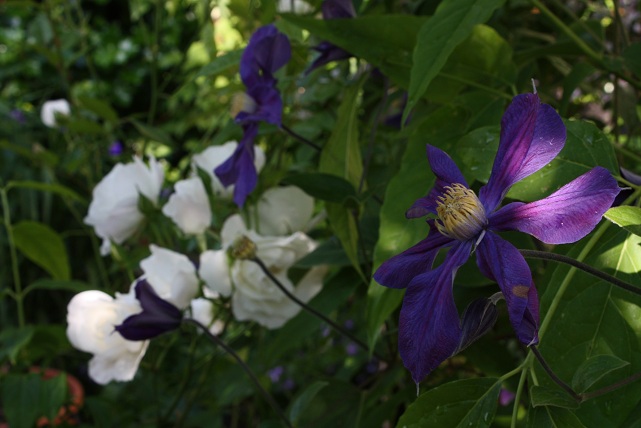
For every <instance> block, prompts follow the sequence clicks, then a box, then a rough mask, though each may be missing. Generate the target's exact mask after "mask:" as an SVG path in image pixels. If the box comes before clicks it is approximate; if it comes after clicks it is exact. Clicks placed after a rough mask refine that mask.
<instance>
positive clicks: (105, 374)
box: [67, 290, 149, 385]
mask: <svg viewBox="0 0 641 428" xmlns="http://www.w3.org/2000/svg"><path fill="white" fill-rule="evenodd" d="M140 311H141V307H140V304H139V303H138V301H137V300H136V299H135V297H133V296H132V295H130V294H118V293H116V298H115V299H114V298H112V297H111V296H110V295H108V294H106V293H103V292H102V291H98V290H91V291H83V292H82V293H79V294H76V295H75V296H74V297H73V298H72V299H71V301H70V302H69V305H68V306H67V324H68V326H67V337H68V338H69V341H70V342H71V344H72V345H73V346H74V347H75V348H77V349H79V350H81V351H85V352H90V353H92V354H94V356H93V358H92V359H91V361H89V376H90V377H91V378H92V379H93V380H94V381H96V382H97V383H100V384H102V385H104V384H106V383H109V382H110V381H112V380H119V381H129V380H131V379H133V377H134V375H135V374H136V370H138V365H139V364H140V360H142V357H143V356H144V355H145V351H146V350H147V345H148V344H149V342H148V341H140V342H139V341H130V340H126V339H125V338H123V337H122V336H121V335H120V334H118V333H117V332H116V330H115V329H114V327H115V326H116V325H118V324H121V323H122V322H123V321H124V320H125V318H127V317H128V316H130V315H133V314H136V313H139V312H140Z"/></svg>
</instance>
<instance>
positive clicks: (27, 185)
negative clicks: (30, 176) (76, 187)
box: [7, 180, 84, 202]
mask: <svg viewBox="0 0 641 428" xmlns="http://www.w3.org/2000/svg"><path fill="white" fill-rule="evenodd" d="M12 187H16V188H22V189H34V190H40V191H42V192H50V193H55V194H57V195H60V196H62V197H66V198H69V199H73V200H75V201H80V202H82V201H84V199H83V198H82V197H81V196H80V195H79V194H78V193H76V192H75V191H73V190H72V189H70V188H68V187H65V186H63V185H61V184H57V183H42V182H40V181H30V180H25V181H10V182H9V184H8V185H7V188H12Z"/></svg>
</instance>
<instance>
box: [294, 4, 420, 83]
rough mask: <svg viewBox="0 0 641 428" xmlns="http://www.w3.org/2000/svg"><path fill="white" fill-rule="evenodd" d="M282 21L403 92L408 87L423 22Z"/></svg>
mask: <svg viewBox="0 0 641 428" xmlns="http://www.w3.org/2000/svg"><path fill="white" fill-rule="evenodd" d="M282 17H283V18H284V19H285V20H287V21H289V22H291V23H293V24H295V25H297V26H299V27H300V28H303V29H305V30H308V31H309V32H310V33H312V34H314V35H315V36H317V37H318V38H319V39H321V40H327V41H328V42H330V43H332V44H334V45H336V46H338V47H340V48H342V49H344V50H346V51H347V52H349V53H351V54H353V55H354V56H356V57H358V58H363V59H364V60H366V61H367V62H369V63H370V64H372V65H373V66H375V67H377V68H378V69H380V70H381V72H383V74H385V75H386V76H388V77H390V78H391V79H392V80H394V81H395V82H396V83H397V84H399V85H400V86H402V87H404V88H407V87H408V85H409V71H410V66H411V63H412V50H413V49H414V45H415V43H416V35H417V34H418V31H419V29H420V28H421V26H422V25H423V23H425V22H426V19H427V18H426V17H423V16H411V15H394V14H389V15H373V16H362V17H355V18H352V19H328V20H322V19H313V18H306V17H302V16H297V15H292V14H283V15H282Z"/></svg>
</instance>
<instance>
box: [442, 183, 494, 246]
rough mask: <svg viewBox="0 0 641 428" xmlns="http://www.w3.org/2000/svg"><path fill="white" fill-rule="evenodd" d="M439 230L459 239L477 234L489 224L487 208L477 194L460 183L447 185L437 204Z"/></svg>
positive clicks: (462, 239) (464, 239)
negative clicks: (486, 213)
mask: <svg viewBox="0 0 641 428" xmlns="http://www.w3.org/2000/svg"><path fill="white" fill-rule="evenodd" d="M436 212H437V214H438V220H436V227H437V229H438V231H439V232H441V233H442V234H443V235H445V236H449V237H450V238H453V239H457V240H459V241H466V240H468V239H471V238H473V237H474V236H476V235H477V234H478V233H479V232H480V231H481V230H482V229H483V227H484V226H485V225H486V224H487V217H486V215H485V208H483V204H482V203H481V201H480V200H479V198H478V197H477V196H476V194H475V193H474V192H473V191H472V190H470V189H468V188H467V187H465V186H463V185H462V184H459V183H454V184H452V185H451V186H446V187H445V193H443V195H441V196H439V197H438V205H437V206H436Z"/></svg>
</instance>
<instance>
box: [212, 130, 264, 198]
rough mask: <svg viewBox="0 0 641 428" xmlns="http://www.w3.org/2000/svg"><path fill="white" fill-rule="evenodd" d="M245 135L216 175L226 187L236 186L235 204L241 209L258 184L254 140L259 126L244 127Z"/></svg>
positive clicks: (215, 171) (216, 170)
mask: <svg viewBox="0 0 641 428" xmlns="http://www.w3.org/2000/svg"><path fill="white" fill-rule="evenodd" d="M244 131H245V134H244V135H243V138H242V140H240V143H238V146H237V147H236V150H234V153H232V155H231V156H230V157H229V159H227V160H226V161H225V162H223V163H222V164H221V165H219V166H218V167H217V168H216V169H215V170H214V173H215V174H216V176H217V177H218V179H219V180H220V182H221V183H222V184H223V185H224V186H225V187H227V186H231V185H232V184H235V185H236V187H235V188H234V202H235V203H236V205H238V206H239V207H242V206H243V205H244V204H245V200H246V199H247V195H249V194H250V193H251V192H252V191H253V190H254V188H255V187H256V184H257V183H258V173H257V171H256V166H255V165H254V139H255V138H256V135H257V134H258V124H256V123H250V124H249V125H247V126H245V127H244Z"/></svg>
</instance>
